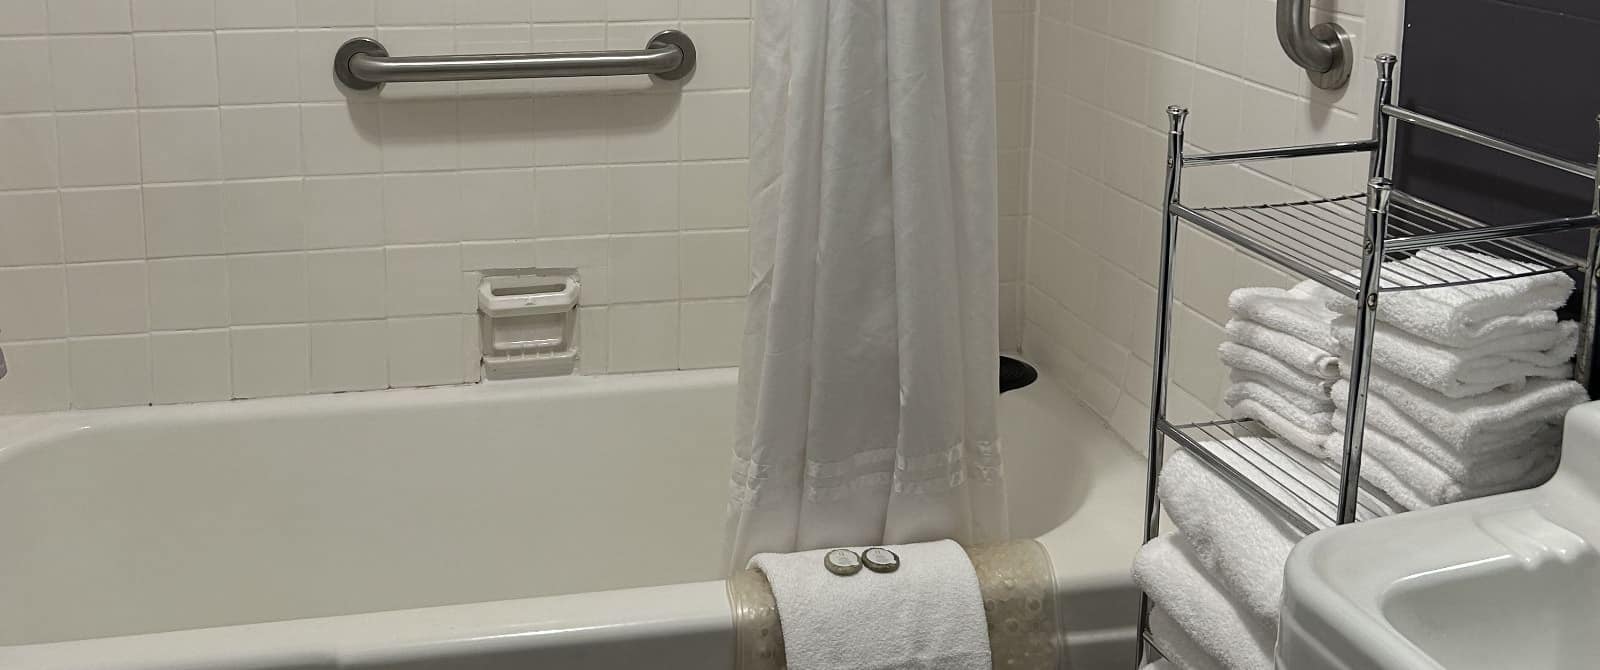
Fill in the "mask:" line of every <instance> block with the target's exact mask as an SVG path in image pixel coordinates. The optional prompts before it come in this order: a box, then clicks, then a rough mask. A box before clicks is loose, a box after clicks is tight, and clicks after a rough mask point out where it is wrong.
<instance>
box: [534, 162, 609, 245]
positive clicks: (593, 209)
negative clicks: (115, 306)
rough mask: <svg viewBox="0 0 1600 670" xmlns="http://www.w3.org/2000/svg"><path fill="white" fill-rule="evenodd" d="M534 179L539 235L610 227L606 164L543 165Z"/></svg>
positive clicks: (589, 232) (591, 231) (602, 230)
mask: <svg viewBox="0 0 1600 670" xmlns="http://www.w3.org/2000/svg"><path fill="white" fill-rule="evenodd" d="M534 180H535V188H536V189H537V190H538V198H537V199H538V214H537V218H538V222H539V223H538V226H539V236H540V237H567V236H574V235H596V234H601V233H605V232H606V231H607V229H608V228H609V227H610V223H609V221H608V219H609V218H610V214H609V212H608V211H607V205H608V203H609V201H610V180H609V178H608V176H607V173H606V169H605V168H602V167H573V168H565V167H564V168H540V169H539V170H538V172H537V173H536V175H535V177H534Z"/></svg>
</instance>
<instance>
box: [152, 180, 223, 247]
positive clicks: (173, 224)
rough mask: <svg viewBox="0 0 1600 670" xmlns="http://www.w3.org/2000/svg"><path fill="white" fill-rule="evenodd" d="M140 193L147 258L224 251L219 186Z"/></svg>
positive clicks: (160, 188) (184, 186) (161, 187)
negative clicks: (141, 196)
mask: <svg viewBox="0 0 1600 670" xmlns="http://www.w3.org/2000/svg"><path fill="white" fill-rule="evenodd" d="M143 190H144V227H145V248H146V250H147V251H148V253H149V255H150V257H151V258H162V257H167V256H203V255H207V254H220V253H223V252H224V251H226V250H227V246H226V245H225V244H224V242H223V234H222V187H221V185H220V184H157V185H147V186H145V187H144V189H143Z"/></svg>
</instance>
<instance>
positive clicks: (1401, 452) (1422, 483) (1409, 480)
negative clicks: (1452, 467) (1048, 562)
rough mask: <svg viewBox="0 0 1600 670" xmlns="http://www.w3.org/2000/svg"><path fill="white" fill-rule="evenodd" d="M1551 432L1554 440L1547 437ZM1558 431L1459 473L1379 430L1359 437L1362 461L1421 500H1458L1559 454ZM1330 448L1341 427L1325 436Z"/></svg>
mask: <svg viewBox="0 0 1600 670" xmlns="http://www.w3.org/2000/svg"><path fill="white" fill-rule="evenodd" d="M1551 436H1554V437H1555V438H1557V439H1555V440H1552V439H1549V438H1550V437H1551ZM1559 438H1560V434H1559V433H1557V432H1554V431H1548V432H1546V433H1545V434H1544V435H1543V436H1533V440H1535V441H1536V442H1535V443H1530V444H1528V445H1526V446H1525V447H1524V448H1522V449H1519V450H1517V451H1516V452H1513V454H1512V455H1509V456H1506V457H1504V458H1499V459H1495V460H1486V461H1482V462H1479V463H1476V464H1475V467H1471V468H1468V469H1467V471H1466V472H1465V473H1463V474H1460V475H1455V474H1451V473H1449V472H1445V470H1444V469H1443V468H1441V467H1440V466H1439V465H1438V464H1436V463H1434V462H1433V461H1432V460H1429V459H1428V458H1427V457H1425V456H1423V455H1422V454H1421V453H1418V452H1417V451H1415V450H1413V449H1411V448H1410V447H1409V446H1408V445H1406V444H1405V443H1402V442H1400V441H1398V440H1396V439H1395V438H1394V437H1392V436H1390V435H1389V434H1388V433H1385V432H1383V431H1381V430H1376V429H1374V428H1370V427H1369V428H1368V429H1367V431H1366V437H1365V439H1363V440H1362V442H1361V444H1362V449H1361V455H1362V460H1361V462H1362V464H1363V467H1365V464H1367V463H1372V462H1377V463H1381V464H1382V465H1383V469H1384V470H1386V471H1387V472H1389V473H1390V474H1392V475H1394V478H1395V479H1396V480H1398V481H1400V482H1401V483H1403V484H1405V487H1406V488H1407V489H1409V490H1410V491H1412V492H1414V493H1415V494H1416V496H1417V498H1418V499H1421V500H1441V501H1449V500H1460V499H1461V497H1460V496H1463V495H1466V494H1468V493H1470V492H1473V491H1481V490H1488V489H1492V488H1495V487H1497V486H1504V485H1506V484H1508V483H1511V482H1519V481H1522V480H1523V479H1524V478H1525V477H1527V476H1528V473H1529V472H1531V471H1533V469H1534V468H1536V467H1538V466H1541V465H1543V464H1544V463H1545V462H1547V461H1549V460H1550V459H1552V458H1555V457H1556V456H1557V454H1558V449H1559V447H1558V446H1557V445H1558V444H1559ZM1328 445H1329V447H1330V448H1341V447H1342V446H1343V445H1344V433H1343V431H1335V432H1334V434H1333V435H1330V436H1328Z"/></svg>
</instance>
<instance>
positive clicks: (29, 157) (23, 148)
mask: <svg viewBox="0 0 1600 670" xmlns="http://www.w3.org/2000/svg"><path fill="white" fill-rule="evenodd" d="M0 156H5V157H6V160H3V161H0V190H3V189H25V188H53V187H55V185H56V180H57V175H58V171H57V162H56V123H55V117H53V116H50V115H47V114H40V115H34V116H0Z"/></svg>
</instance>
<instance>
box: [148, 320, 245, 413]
mask: <svg viewBox="0 0 1600 670" xmlns="http://www.w3.org/2000/svg"><path fill="white" fill-rule="evenodd" d="M232 346H233V345H232V342H231V338H230V337H229V335H228V331H227V330H223V329H218V330H197V331H189V332H182V333H152V334H151V335H150V378H151V384H150V388H151V393H150V396H151V397H150V399H151V401H153V402H155V403H156V404H158V405H159V404H174V403H186V402H210V401H216V400H228V399H230V398H232V397H233V379H232V377H233V375H232V372H233V370H232V360H233V356H232Z"/></svg>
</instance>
